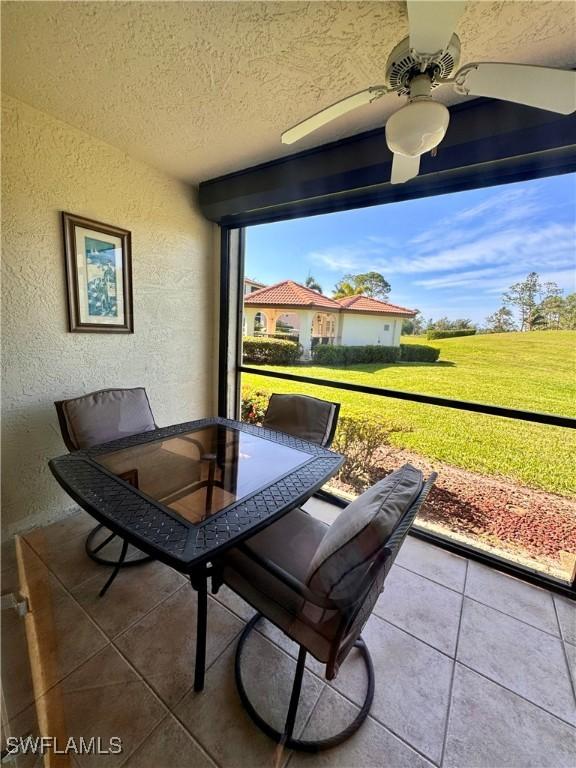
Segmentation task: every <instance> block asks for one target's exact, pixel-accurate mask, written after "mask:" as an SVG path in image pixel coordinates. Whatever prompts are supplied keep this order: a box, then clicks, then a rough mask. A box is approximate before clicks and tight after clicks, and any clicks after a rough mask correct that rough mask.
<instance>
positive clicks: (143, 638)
mask: <svg viewBox="0 0 576 768" xmlns="http://www.w3.org/2000/svg"><path fill="white" fill-rule="evenodd" d="M242 626H243V624H242V622H241V621H240V619H239V618H238V617H237V616H235V615H234V614H233V613H231V612H230V611H229V610H228V609H227V608H224V607H223V606H222V605H220V603H218V602H216V601H215V600H213V599H211V598H210V599H209V600H208V632H207V642H206V648H207V650H206V662H207V664H211V663H212V662H213V661H214V660H215V659H216V658H217V657H218V656H219V655H220V654H221V653H222V651H223V650H224V649H225V648H226V646H227V645H229V644H230V642H231V641H232V640H233V639H234V637H236V636H237V635H238V633H239V632H240V630H241V629H242ZM115 643H116V645H117V646H118V648H120V650H121V651H122V653H124V654H126V657H127V658H128V659H129V660H130V661H131V663H132V664H134V666H135V667H136V668H137V669H138V671H139V672H140V674H142V675H143V677H144V678H145V679H146V680H147V681H148V682H149V683H150V685H152V687H153V688H154V689H155V690H156V691H157V692H158V694H159V695H160V696H161V697H162V699H163V700H164V701H165V702H166V703H167V704H168V706H170V707H172V706H174V705H175V704H176V703H177V702H178V701H180V699H181V698H182V697H183V696H184V694H185V693H187V691H189V690H190V688H191V687H192V685H193V682H194V654H195V650H196V593H195V592H194V591H193V589H192V587H190V586H189V585H184V586H183V587H181V588H180V589H179V590H178V591H177V592H176V593H175V594H173V595H172V596H171V597H169V598H168V599H166V600H164V602H162V603H160V605H158V606H157V607H156V608H155V609H154V610H153V611H151V612H150V613H148V614H147V615H146V616H144V618H143V619H142V620H141V621H139V622H138V623H137V624H134V625H132V626H131V627H130V629H128V630H127V631H126V632H125V633H124V634H122V635H120V636H119V637H117V638H116V640H115Z"/></svg>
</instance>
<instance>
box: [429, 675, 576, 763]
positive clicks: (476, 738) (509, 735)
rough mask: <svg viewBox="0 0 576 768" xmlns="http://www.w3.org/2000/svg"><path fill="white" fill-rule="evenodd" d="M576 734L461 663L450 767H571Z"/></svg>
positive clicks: (450, 738)
mask: <svg viewBox="0 0 576 768" xmlns="http://www.w3.org/2000/svg"><path fill="white" fill-rule="evenodd" d="M575 747H576V731H575V730H574V729H573V728H572V727H571V726H569V725H566V724H565V723H563V722H562V721H560V720H558V719H557V718H556V717H554V716H553V715H549V714H548V713H547V712H544V711H542V710H541V709H540V708H539V707H536V706H534V705H533V704H530V703H529V702H527V701H526V700H525V699H522V698H520V697H519V696H516V695H515V694H514V693H511V692H510V691H507V690H505V689H504V688H501V687H500V686H499V685H496V684H495V683H492V682H490V681H489V680H486V678H484V677H481V676H480V675H477V674H476V673H474V672H472V671H470V670H468V669H466V668H465V667H462V666H461V665H460V664H457V665H456V673H455V677H454V689H453V698H452V707H451V710H450V722H449V725H448V734H447V739H446V752H445V757H444V763H443V765H444V766H445V768H495V766H506V768H572V766H573V765H574V749H575Z"/></svg>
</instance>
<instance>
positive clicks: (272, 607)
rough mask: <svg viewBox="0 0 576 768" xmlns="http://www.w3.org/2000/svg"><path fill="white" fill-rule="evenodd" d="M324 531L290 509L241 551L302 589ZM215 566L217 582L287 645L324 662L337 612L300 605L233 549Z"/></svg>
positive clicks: (289, 592)
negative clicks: (284, 638) (280, 571)
mask: <svg viewBox="0 0 576 768" xmlns="http://www.w3.org/2000/svg"><path fill="white" fill-rule="evenodd" d="M326 530H327V526H326V525H325V524H324V523H322V522H320V521H319V520H317V519H315V518H314V517H312V516H311V515H308V514H306V512H303V511H302V510H300V509H295V510H293V511H292V512H289V513H288V514H287V515H284V517H281V518H280V519H279V520H278V521H277V522H275V523H273V524H272V525H270V526H268V527H267V528H265V529H264V530H263V531H262V532H261V533H258V534H256V536H252V537H251V538H250V539H248V540H247V541H246V542H245V544H244V546H245V547H246V548H247V549H249V550H252V551H253V552H255V553H256V554H257V555H260V556H261V557H264V558H266V559H269V560H272V561H273V562H274V563H275V564H276V565H278V566H280V567H281V568H282V569H283V570H284V571H287V572H288V573H290V574H291V575H292V576H294V577H295V578H296V579H298V581H300V582H302V584H304V583H305V578H306V573H307V570H308V564H309V563H310V559H311V558H312V556H313V554H314V551H315V550H316V548H317V546H318V544H319V543H320V541H321V540H322V538H323V537H324V535H325V533H326ZM221 565H222V566H223V569H222V578H223V581H224V583H225V584H227V585H228V586H229V587H230V588H231V589H233V590H234V592H236V593H237V594H238V595H240V596H241V597H243V598H244V599H245V600H247V601H248V602H249V603H250V604H251V605H252V606H254V608H256V609H257V610H258V611H260V612H261V613H263V614H264V615H265V616H266V617H268V618H269V619H270V620H271V621H273V622H274V623H275V624H276V626H278V627H280V628H281V629H282V630H283V631H284V632H285V633H286V634H287V635H288V636H289V637H291V638H292V639H293V640H295V641H296V642H299V643H302V644H304V645H305V646H306V647H307V648H308V649H309V651H310V652H311V653H312V654H313V655H314V656H315V657H316V658H317V659H319V660H320V661H323V662H326V661H327V660H328V656H329V653H330V642H331V640H332V638H333V637H334V634H335V632H336V630H337V628H338V622H339V614H338V613H337V612H335V611H326V610H324V609H322V608H318V607H317V606H315V605H312V604H311V603H308V602H306V601H305V600H304V599H303V598H302V597H301V596H300V595H299V594H297V593H296V592H294V591H293V590H292V589H291V588H290V587H289V586H288V585H286V584H284V583H283V582H281V581H280V580H279V579H278V578H277V577H276V576H275V575H274V574H272V573H271V572H270V571H268V570H266V568H264V567H263V566H261V565H260V564H259V563H257V562H255V561H254V560H252V559H251V558H250V557H249V556H248V555H247V554H244V552H243V551H242V550H241V549H240V548H238V547H235V548H233V549H230V550H228V551H227V552H226V553H225V555H224V556H223V558H222V560H221Z"/></svg>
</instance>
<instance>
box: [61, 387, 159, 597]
mask: <svg viewBox="0 0 576 768" xmlns="http://www.w3.org/2000/svg"><path fill="white" fill-rule="evenodd" d="M54 405H55V407H56V413H57V414H58V422H59V424H60V431H61V432H62V439H63V440H64V443H65V445H66V447H67V448H68V450H69V451H77V450H80V449H84V448H91V447H92V446H94V445H100V444H102V443H108V442H110V441H111V440H116V439H118V438H121V437H128V436H129V435H136V434H139V433H140V432H150V431H152V430H154V429H156V423H155V421H154V416H153V415H152V409H151V407H150V402H149V400H148V396H147V394H146V390H145V389H144V388H143V387H135V388H134V389H101V390H98V391H97V392H90V393H89V394H87V395H82V396H81V397H75V398H72V399H70V400H59V401H57V402H55V403H54ZM125 479H126V481H127V482H131V480H130V478H128V477H127V478H125ZM102 529H104V526H103V525H102V524H101V523H99V524H98V525H97V526H96V527H95V528H93V529H92V531H91V532H90V533H89V534H88V537H87V539H86V545H85V546H86V554H87V555H88V557H90V558H91V559H92V560H94V561H95V562H96V563H99V564H100V565H107V566H112V567H113V568H114V570H113V572H112V574H111V576H110V577H109V578H108V580H107V581H106V583H105V584H104V586H103V587H102V589H101V590H100V597H102V596H103V595H104V594H105V593H106V591H107V590H108V589H109V587H110V586H111V584H112V582H113V581H114V579H115V578H116V576H117V575H118V572H119V570H120V568H127V567H129V566H136V565H141V564H143V563H147V562H150V561H151V560H152V559H153V558H151V557H150V556H149V555H144V554H143V555H142V556H141V557H137V558H132V559H130V560H126V554H127V551H128V542H127V541H125V540H122V549H121V552H120V557H119V558H118V559H117V560H110V559H108V558H105V557H100V555H99V554H98V553H99V552H100V551H101V550H102V549H103V548H104V547H105V546H106V545H108V544H110V543H111V542H112V541H113V540H114V539H115V538H116V534H115V533H110V534H109V535H108V536H105V538H104V539H103V540H102V541H101V542H100V543H99V544H98V545H95V543H94V540H95V537H96V536H97V535H98V533H99V532H100V531H101V530H102Z"/></svg>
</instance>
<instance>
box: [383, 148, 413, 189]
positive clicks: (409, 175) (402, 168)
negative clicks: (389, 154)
mask: <svg viewBox="0 0 576 768" xmlns="http://www.w3.org/2000/svg"><path fill="white" fill-rule="evenodd" d="M419 170H420V156H419V155H417V156H416V157H408V155H400V154H398V153H397V152H396V153H395V154H394V157H393V158H392V176H391V177H390V183H391V184H403V183H404V182H405V181H408V180H409V179H413V178H414V177H415V176H418V172H419Z"/></svg>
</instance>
